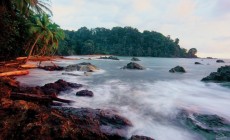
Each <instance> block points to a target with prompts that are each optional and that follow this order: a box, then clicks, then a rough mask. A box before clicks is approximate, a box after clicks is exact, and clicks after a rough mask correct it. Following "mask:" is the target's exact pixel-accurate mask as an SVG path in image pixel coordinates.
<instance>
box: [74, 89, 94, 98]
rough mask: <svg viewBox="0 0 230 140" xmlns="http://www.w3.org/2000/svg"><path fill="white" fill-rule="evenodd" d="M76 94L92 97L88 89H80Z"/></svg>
mask: <svg viewBox="0 0 230 140" xmlns="http://www.w3.org/2000/svg"><path fill="white" fill-rule="evenodd" d="M76 96H88V97H93V92H92V91H89V90H81V91H78V92H77V93H76Z"/></svg>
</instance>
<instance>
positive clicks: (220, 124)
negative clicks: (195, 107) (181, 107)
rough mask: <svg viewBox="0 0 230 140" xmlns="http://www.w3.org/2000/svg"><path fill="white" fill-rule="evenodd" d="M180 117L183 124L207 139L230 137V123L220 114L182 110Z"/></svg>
mask: <svg viewBox="0 0 230 140" xmlns="http://www.w3.org/2000/svg"><path fill="white" fill-rule="evenodd" d="M178 119H179V120H180V122H181V124H182V125H184V126H185V127H187V128H188V129H191V130H193V131H195V132H197V133H199V134H201V135H203V136H204V137H205V138H206V139H226V140H227V139H230V123H229V121H227V120H226V119H224V118H222V117H220V116H218V115H210V114H198V113H191V112H190V113H189V112H186V111H182V112H181V113H180V114H179V115H178Z"/></svg>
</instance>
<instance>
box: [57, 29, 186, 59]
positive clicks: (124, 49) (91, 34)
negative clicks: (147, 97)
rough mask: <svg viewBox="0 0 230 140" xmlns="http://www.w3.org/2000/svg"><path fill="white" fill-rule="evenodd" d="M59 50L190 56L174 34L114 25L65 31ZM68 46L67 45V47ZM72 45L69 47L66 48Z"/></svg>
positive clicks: (63, 51)
mask: <svg viewBox="0 0 230 140" xmlns="http://www.w3.org/2000/svg"><path fill="white" fill-rule="evenodd" d="M65 34H66V36H67V37H66V38H65V40H63V41H61V43H60V45H59V50H58V54H60V55H73V54H77V55H78V54H112V55H120V56H152V57H187V51H186V49H183V48H181V47H180V46H179V39H178V38H176V39H175V41H174V40H172V39H171V38H170V36H167V37H166V36H164V35H163V34H161V33H158V32H154V31H151V32H150V31H144V32H142V33H141V32H139V31H138V30H137V29H135V28H132V27H124V28H122V27H114V28H112V29H111V30H110V29H106V28H95V29H87V28H86V27H82V28H80V29H79V30H78V31H68V30H66V31H65ZM63 48H64V49H63ZM66 49H68V50H66Z"/></svg>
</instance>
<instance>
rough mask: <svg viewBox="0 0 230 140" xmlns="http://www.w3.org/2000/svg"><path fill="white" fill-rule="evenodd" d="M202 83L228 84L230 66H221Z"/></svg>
mask: <svg viewBox="0 0 230 140" xmlns="http://www.w3.org/2000/svg"><path fill="white" fill-rule="evenodd" d="M202 81H216V82H229V81H230V66H222V67H220V68H218V69H217V72H212V73H211V74H210V75H209V76H207V77H205V78H203V79H202Z"/></svg>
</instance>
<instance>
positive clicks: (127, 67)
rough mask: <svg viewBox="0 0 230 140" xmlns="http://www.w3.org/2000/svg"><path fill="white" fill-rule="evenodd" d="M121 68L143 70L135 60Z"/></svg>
mask: <svg viewBox="0 0 230 140" xmlns="http://www.w3.org/2000/svg"><path fill="white" fill-rule="evenodd" d="M123 69H134V70H143V69H145V68H144V67H142V66H141V65H140V64H137V63H135V62H130V63H128V64H127V65H126V66H124V67H123Z"/></svg>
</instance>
